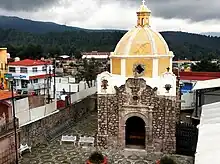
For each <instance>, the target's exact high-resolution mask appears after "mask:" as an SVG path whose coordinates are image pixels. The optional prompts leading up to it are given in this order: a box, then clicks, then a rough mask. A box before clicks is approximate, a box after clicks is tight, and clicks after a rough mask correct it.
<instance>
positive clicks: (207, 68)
mask: <svg viewBox="0 0 220 164" xmlns="http://www.w3.org/2000/svg"><path fill="white" fill-rule="evenodd" d="M191 69H192V71H195V72H220V67H219V64H218V63H217V62H214V63H212V62H211V61H210V60H206V59H203V60H201V61H200V62H199V63H196V64H192V66H191Z"/></svg>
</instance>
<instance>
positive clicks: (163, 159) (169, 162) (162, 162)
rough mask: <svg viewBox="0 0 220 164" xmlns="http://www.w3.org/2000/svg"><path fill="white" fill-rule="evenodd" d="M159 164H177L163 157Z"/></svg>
mask: <svg viewBox="0 0 220 164" xmlns="http://www.w3.org/2000/svg"><path fill="white" fill-rule="evenodd" d="M160 164H177V163H176V162H175V161H174V160H173V159H172V158H170V157H167V156H165V157H162V158H161V159H160Z"/></svg>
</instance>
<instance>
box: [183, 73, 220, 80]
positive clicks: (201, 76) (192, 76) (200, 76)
mask: <svg viewBox="0 0 220 164" xmlns="http://www.w3.org/2000/svg"><path fill="white" fill-rule="evenodd" d="M179 75H180V80H195V81H197V80H199V81H202V80H211V79H217V78H220V72H180V73H179Z"/></svg>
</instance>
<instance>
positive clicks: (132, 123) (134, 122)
mask: <svg viewBox="0 0 220 164" xmlns="http://www.w3.org/2000/svg"><path fill="white" fill-rule="evenodd" d="M125 127H126V128H125V145H126V147H127V148H141V149H145V139H146V129H145V122H144V120H143V119H142V118H140V117H137V116H132V117H130V118H128V119H127V120H126V126H125Z"/></svg>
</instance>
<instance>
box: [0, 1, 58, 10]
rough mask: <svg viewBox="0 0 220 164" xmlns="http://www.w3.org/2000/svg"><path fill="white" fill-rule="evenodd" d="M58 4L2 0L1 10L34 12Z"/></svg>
mask: <svg viewBox="0 0 220 164" xmlns="http://www.w3.org/2000/svg"><path fill="white" fill-rule="evenodd" d="M58 2H59V0H0V8H1V9H5V10H8V11H33V10H38V9H39V8H47V7H50V6H51V5H54V4H57V3H58Z"/></svg>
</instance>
